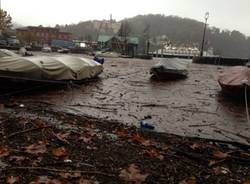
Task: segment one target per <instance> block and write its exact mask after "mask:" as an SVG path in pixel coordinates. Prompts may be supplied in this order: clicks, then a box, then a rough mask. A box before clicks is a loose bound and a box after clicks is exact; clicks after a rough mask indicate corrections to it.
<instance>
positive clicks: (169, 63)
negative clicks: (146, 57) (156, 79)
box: [150, 58, 190, 76]
mask: <svg viewBox="0 0 250 184" xmlns="http://www.w3.org/2000/svg"><path fill="white" fill-rule="evenodd" d="M189 63H190V61H189V60H185V59H178V58H171V59H170V58H164V59H161V61H160V62H159V63H158V64H156V65H155V66H153V67H152V68H151V70H150V73H151V74H154V75H156V76H157V75H161V76H162V75H164V74H166V75H168V74H173V75H181V76H187V75H188V69H187V68H188V65H189Z"/></svg>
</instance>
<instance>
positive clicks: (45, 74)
mask: <svg viewBox="0 0 250 184" xmlns="http://www.w3.org/2000/svg"><path fill="white" fill-rule="evenodd" d="M1 56H2V57H1ZM102 71H103V66H102V65H101V64H99V63H97V62H95V61H94V60H90V59H86V58H81V57H73V56H53V57H48V56H30V57H21V56H18V55H11V56H3V54H2V55H1V50H0V77H1V76H2V77H8V76H9V77H16V78H28V79H30V80H32V79H33V80H83V79H88V78H93V77H96V76H97V75H99V74H100V73H102Z"/></svg>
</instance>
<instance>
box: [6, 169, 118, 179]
mask: <svg viewBox="0 0 250 184" xmlns="http://www.w3.org/2000/svg"><path fill="white" fill-rule="evenodd" d="M6 169H8V170H42V171H50V172H59V173H60V172H62V173H80V174H91V175H95V174H97V175H103V176H108V177H114V175H112V174H107V173H103V172H99V171H80V170H75V171H72V170H60V169H53V168H47V167H12V168H6Z"/></svg>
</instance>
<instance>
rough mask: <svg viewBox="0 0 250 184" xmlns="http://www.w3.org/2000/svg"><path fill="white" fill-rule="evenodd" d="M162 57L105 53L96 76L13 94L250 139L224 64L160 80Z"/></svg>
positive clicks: (169, 128)
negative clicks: (155, 75) (226, 93)
mask: <svg viewBox="0 0 250 184" xmlns="http://www.w3.org/2000/svg"><path fill="white" fill-rule="evenodd" d="M78 56H79V55H78ZM157 62H158V61H157V60H140V59H122V58H106V62H105V64H104V68H105V69H104V73H103V74H102V75H101V76H100V79H99V80H97V81H94V82H90V83H86V84H83V85H81V86H79V87H73V88H68V89H65V88H64V89H56V90H46V91H41V92H38V93H36V94H34V93H32V94H31V95H27V94H25V95H22V96H20V97H17V98H14V100H15V101H18V102H19V103H23V104H25V105H28V104H29V102H30V101H33V102H34V101H36V102H49V103H50V104H53V105H54V108H55V110H60V111H64V112H74V113H76V114H78V115H79V114H82V115H88V116H93V117H96V118H101V119H105V120H115V121H119V122H122V123H124V124H132V125H136V126H139V122H140V120H142V119H144V118H145V117H151V119H149V121H150V122H151V123H152V124H153V125H154V126H155V127H156V130H157V131H160V132H166V133H173V134H177V135H182V136H194V137H201V138H214V139H219V140H226V141H233V142H234V141H237V142H242V143H249V139H248V138H247V137H250V131H249V129H250V124H249V123H247V120H246V113H245V105H244V103H242V102H237V101H234V100H232V99H230V98H225V97H223V96H222V95H221V94H220V87H219V85H218V83H217V77H218V74H219V72H220V71H221V70H223V69H224V68H225V67H222V66H216V65H200V64H191V65H190V74H189V77H188V78H187V79H185V80H179V81H174V82H170V81H169V82H166V81H164V82H158V81H154V80H151V78H150V77H151V75H150V74H149V70H150V67H151V66H153V65H154V64H155V63H157ZM242 100H243V99H242Z"/></svg>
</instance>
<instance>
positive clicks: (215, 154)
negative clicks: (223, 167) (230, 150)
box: [213, 151, 229, 159]
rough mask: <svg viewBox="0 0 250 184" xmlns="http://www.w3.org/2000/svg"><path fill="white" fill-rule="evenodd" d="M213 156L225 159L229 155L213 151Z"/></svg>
mask: <svg viewBox="0 0 250 184" xmlns="http://www.w3.org/2000/svg"><path fill="white" fill-rule="evenodd" d="M213 156H214V157H216V158H219V159H225V158H227V157H228V156H229V155H228V154H227V153H223V152H221V151H214V152H213Z"/></svg>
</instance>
